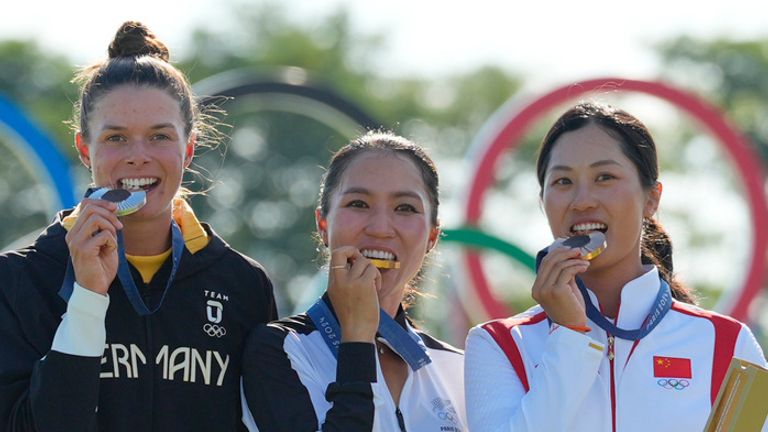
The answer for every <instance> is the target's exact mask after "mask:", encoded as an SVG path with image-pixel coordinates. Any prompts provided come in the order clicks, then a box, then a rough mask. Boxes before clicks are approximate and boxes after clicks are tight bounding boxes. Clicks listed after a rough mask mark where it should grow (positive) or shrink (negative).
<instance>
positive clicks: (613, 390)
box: [608, 334, 616, 432]
mask: <svg viewBox="0 0 768 432" xmlns="http://www.w3.org/2000/svg"><path fill="white" fill-rule="evenodd" d="M614 343H615V340H614V337H613V335H612V334H609V335H608V361H609V362H610V365H611V426H612V429H611V430H613V432H616V378H615V374H614V372H613V368H614V363H613V359H614V358H615V357H616V351H615V347H614Z"/></svg>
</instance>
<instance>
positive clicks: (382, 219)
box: [365, 208, 395, 237]
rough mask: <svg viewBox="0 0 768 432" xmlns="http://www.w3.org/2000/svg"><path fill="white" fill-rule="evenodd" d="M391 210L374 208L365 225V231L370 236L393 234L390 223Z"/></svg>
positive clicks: (392, 227)
mask: <svg viewBox="0 0 768 432" xmlns="http://www.w3.org/2000/svg"><path fill="white" fill-rule="evenodd" d="M391 216H392V215H391V212H389V211H387V209H384V208H374V209H373V211H372V212H371V215H370V218H369V219H368V223H367V224H366V225H365V233H366V234H368V235H369V236H371V237H392V236H394V235H395V230H394V225H393V224H392V217H391Z"/></svg>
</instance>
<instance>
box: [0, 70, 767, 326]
mask: <svg viewBox="0 0 768 432" xmlns="http://www.w3.org/2000/svg"><path fill="white" fill-rule="evenodd" d="M302 74H304V75H302ZM297 76H299V77H301V76H304V77H306V72H305V71H302V70H300V69H297V68H289V69H287V70H285V71H283V73H282V75H281V78H280V77H278V78H276V77H275V76H272V77H270V78H269V79H267V80H266V81H264V79H263V78H260V80H261V82H259V80H258V79H253V77H249V76H248V73H247V72H244V71H235V72H230V73H227V74H222V75H221V76H216V77H212V78H211V79H209V80H206V81H205V82H201V83H199V84H198V85H196V87H197V88H206V89H207V91H205V92H204V94H211V95H213V96H238V97H239V96H242V95H253V94H268V95H271V96H270V97H273V96H274V95H282V96H283V99H281V102H279V103H278V102H274V101H275V100H277V99H273V103H278V104H283V105H285V102H286V100H288V99H286V98H289V99H290V98H293V99H295V100H292V102H291V104H290V105H291V106H296V105H297V103H298V105H300V106H310V105H311V107H312V110H313V114H312V115H313V116H315V117H316V118H317V119H319V121H326V122H328V123H333V124H334V126H333V127H336V128H337V129H344V133H345V134H347V135H352V134H354V133H356V132H359V131H361V130H364V129H370V128H373V127H376V126H377V125H378V123H377V122H376V121H375V119H372V118H371V117H370V116H368V115H367V114H366V113H365V111H364V110H363V109H362V108H360V107H356V106H355V104H354V103H352V102H350V101H347V100H345V99H344V98H343V97H341V96H340V95H338V94H336V93H335V92H333V91H332V89H327V88H321V86H318V85H317V84H315V83H313V82H312V81H311V80H307V79H299V80H297V79H296V77H297ZM607 89H608V90H610V91H614V92H627V93H633V92H634V93H642V94H646V95H650V96H653V97H656V98H659V99H662V100H664V101H667V102H669V103H671V104H672V105H674V106H675V107H677V108H678V109H679V110H681V111H683V112H685V113H687V114H688V115H690V116H691V117H693V118H694V119H695V120H696V121H697V122H698V124H699V125H700V126H701V127H702V128H704V129H705V130H707V131H708V132H709V133H710V134H711V135H712V136H713V137H715V138H716V139H717V142H718V143H719V144H720V145H721V147H722V149H723V150H724V151H725V152H726V153H727V154H728V156H729V157H730V161H731V163H732V165H733V166H734V168H735V170H736V171H737V172H738V173H739V176H740V179H741V182H742V186H743V190H744V191H745V195H746V198H747V200H748V202H749V203H748V204H749V213H750V218H751V221H752V230H753V239H752V243H751V245H750V250H751V253H750V257H751V258H750V263H749V268H748V270H747V275H746V277H745V279H744V283H743V286H742V287H740V288H739V289H737V292H736V294H735V295H734V296H732V298H731V300H732V301H731V302H730V303H723V302H721V303H720V304H718V306H717V308H718V309H719V310H720V311H721V312H724V313H728V314H731V315H733V316H734V317H736V318H738V319H741V320H745V321H748V318H749V317H748V316H747V314H748V311H749V307H750V305H751V304H752V303H753V301H754V300H755V298H756V297H757V295H758V294H759V292H760V290H761V289H763V286H764V282H765V275H766V249H767V248H768V226H766V224H765V222H766V221H768V208H767V207H766V196H765V189H764V182H765V177H764V173H763V170H762V167H761V166H760V165H759V163H758V161H759V160H760V158H759V157H758V156H757V155H756V154H755V153H754V152H753V150H752V147H751V146H750V143H749V142H748V141H747V140H746V139H745V138H744V137H743V136H742V134H741V133H740V132H739V131H737V130H736V129H734V128H733V127H731V126H730V125H729V124H728V122H727V120H726V118H725V116H724V115H723V114H722V113H720V112H719V110H718V109H717V108H715V107H713V106H711V105H709V104H707V103H706V102H705V101H703V100H701V99H700V98H698V97H697V96H695V95H692V94H689V93H686V92H684V91H682V90H679V89H676V88H673V87H671V86H669V85H667V84H664V83H659V82H652V81H638V80H625V79H619V78H603V79H594V80H587V81H583V82H580V83H578V84H569V85H566V86H562V87H559V88H556V89H554V90H552V91H550V92H547V93H545V94H543V95H541V96H539V97H535V98H532V99H530V100H521V99H520V98H519V97H515V98H513V99H512V100H511V101H510V102H509V103H507V104H505V105H504V106H503V107H502V108H501V109H499V110H498V111H497V112H496V113H495V114H494V115H493V116H492V117H491V118H490V119H489V120H488V122H487V123H486V125H485V126H484V127H483V129H482V130H481V132H480V133H479V134H478V135H477V137H476V139H475V140H474V142H473V143H472V145H471V148H470V150H469V152H468V154H467V156H466V157H467V158H468V159H473V161H474V164H473V171H472V173H471V176H470V177H471V181H470V182H469V184H468V187H467V190H466V192H465V194H464V196H465V197H466V201H465V203H464V211H463V222H462V223H461V224H460V225H459V226H456V227H450V226H449V227H445V228H444V237H443V241H444V242H447V243H453V244H456V245H458V246H460V247H461V248H462V250H463V255H462V256H461V258H460V259H459V261H460V263H454V264H453V265H460V266H461V267H463V269H464V272H465V274H466V275H467V277H468V279H469V282H470V283H469V285H470V286H469V287H467V289H468V290H469V292H470V293H471V295H473V296H474V297H476V300H477V302H478V304H479V305H480V312H479V316H477V312H476V314H475V315H474V316H473V319H475V320H482V319H489V318H496V317H502V316H508V315H511V314H513V313H515V312H516V311H513V310H510V309H509V308H508V307H507V306H506V305H505V304H504V303H503V302H502V301H501V300H500V299H499V298H497V296H496V295H495V294H494V292H493V290H492V289H491V288H490V286H489V283H488V281H487V278H486V274H485V269H484V267H483V264H482V261H481V260H480V257H479V254H478V250H492V251H496V252H500V253H502V254H503V255H505V256H507V257H509V258H510V259H512V260H513V261H515V262H517V263H518V264H520V265H521V266H522V268H525V269H528V270H527V271H529V272H531V271H532V269H533V261H534V259H533V257H532V255H531V253H530V252H527V251H525V250H524V249H523V248H521V247H519V246H517V245H515V244H513V243H512V242H510V241H509V240H505V239H502V238H500V237H499V236H496V235H493V234H492V233H489V232H485V231H483V230H482V229H481V228H480V225H479V221H480V218H481V216H482V214H483V209H484V199H485V196H486V191H487V190H488V189H489V187H491V186H492V184H493V183H494V180H495V174H496V171H497V169H498V165H499V160H500V158H501V157H502V155H503V154H505V153H509V152H512V151H514V150H515V149H516V148H517V146H518V145H519V142H520V140H521V138H522V137H523V135H524V133H525V132H526V130H528V129H529V128H530V127H531V125H532V124H533V123H534V121H535V120H536V119H538V118H540V117H541V116H544V115H546V114H549V113H550V112H551V111H552V110H553V109H555V108H556V107H557V106H558V105H560V104H563V103H566V102H569V101H573V100H575V99H577V98H580V97H584V96H587V95H589V94H591V93H595V92H605V91H606V90H607ZM296 98H298V99H296ZM288 109H293V108H288ZM0 126H6V127H7V128H8V129H10V130H11V131H13V132H14V134H15V135H16V137H17V138H18V139H15V140H12V144H13V145H14V150H16V151H17V152H18V153H19V155H20V158H21V159H23V160H28V161H32V162H34V163H35V165H36V167H35V168H34V169H33V170H34V171H35V172H40V173H43V178H42V180H43V181H45V182H47V183H48V184H49V185H50V186H51V187H52V189H53V190H54V191H55V192H56V202H55V203H53V204H52V206H53V207H55V208H59V207H67V206H70V205H72V204H73V203H74V202H76V200H75V198H74V197H75V196H79V192H77V191H75V190H74V188H75V186H74V184H73V180H72V177H71V174H70V162H68V161H67V160H66V158H65V157H63V155H62V154H61V153H60V152H59V151H58V150H57V147H56V145H55V144H54V143H52V142H51V141H50V140H49V139H47V137H46V134H45V133H43V132H42V131H40V129H39V128H37V127H36V126H35V125H34V124H33V122H32V121H31V120H29V119H28V118H27V117H26V116H24V115H23V113H22V112H21V110H19V109H18V108H17V107H15V106H13V105H12V104H11V103H10V102H8V101H6V100H5V99H3V98H2V97H0ZM321 273H322V272H321ZM314 285H315V288H314V290H315V291H322V289H324V283H323V280H322V278H320V279H318V280H317V281H316V283H315V284H314ZM314 294H316V293H314Z"/></svg>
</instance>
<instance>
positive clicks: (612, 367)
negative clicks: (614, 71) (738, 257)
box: [465, 102, 766, 432]
mask: <svg viewBox="0 0 768 432" xmlns="http://www.w3.org/2000/svg"><path fill="white" fill-rule="evenodd" d="M537 175H538V179H539V184H540V186H541V199H542V203H543V207H544V210H545V213H546V215H547V219H548V221H549V224H550V228H551V230H552V234H553V236H554V237H557V238H562V237H570V236H573V235H577V234H587V233H589V232H592V231H601V232H603V233H604V234H605V237H606V243H607V248H606V249H605V250H604V251H603V252H602V253H601V254H600V255H599V256H597V257H596V258H594V259H593V260H592V261H588V260H586V259H583V258H581V254H580V251H579V250H578V249H576V248H573V249H572V248H567V247H554V248H550V249H551V250H547V251H542V253H541V254H540V257H539V258H540V260H539V266H538V271H537V277H536V280H535V282H534V284H533V288H532V295H533V298H534V299H535V300H536V301H537V302H538V303H539V304H538V305H537V306H535V307H533V308H531V309H530V310H528V311H526V312H524V313H522V314H520V315H517V316H514V317H511V318H507V319H503V320H497V321H491V322H488V323H484V324H481V325H478V326H477V327H475V328H473V329H472V330H471V331H470V333H469V336H468V338H467V345H466V359H465V361H466V367H465V385H466V397H467V417H468V421H469V427H470V430H480V431H483V432H493V431H528V430H535V431H586V430H589V431H633V430H637V431H640V430H642V431H645V430H648V429H651V428H652V429H653V430H656V431H664V430H670V431H672V430H674V431H694V430H702V429H703V428H704V425H705V423H706V421H707V417H708V416H709V413H710V411H711V407H712V403H713V402H714V400H715V397H716V396H717V392H718V390H719V388H720V385H721V383H722V380H723V377H724V375H725V372H726V370H727V368H728V365H729V363H730V361H731V359H732V358H733V357H738V358H742V359H745V360H748V361H751V362H753V363H757V364H760V365H766V360H765V357H764V356H763V353H762V350H761V349H760V346H759V345H758V343H757V341H756V340H755V338H754V336H753V335H752V333H751V332H750V330H749V329H748V328H747V327H746V326H745V325H744V324H742V323H740V322H738V321H736V320H734V319H732V318H730V317H727V316H723V315H719V314H717V313H714V312H710V311H706V310H703V309H700V308H698V307H696V306H694V305H693V303H694V298H693V295H692V294H691V292H690V291H688V289H687V288H686V287H685V286H683V285H682V284H681V283H680V282H678V281H677V280H676V279H675V277H674V275H673V273H672V245H671V242H670V240H669V237H668V236H667V234H666V233H665V232H664V230H663V229H662V227H661V225H660V224H659V222H658V221H656V220H655V219H654V214H655V213H656V210H657V208H658V205H659V201H660V198H661V193H662V187H661V183H659V181H658V162H657V156H656V147H655V144H654V142H653V138H652V137H651V135H650V133H649V132H648V129H647V128H646V127H645V126H644V125H643V124H642V123H641V122H640V121H639V120H638V119H636V118H635V117H633V116H631V115H630V114H628V113H627V112H625V111H622V110H619V109H615V108H612V107H610V106H605V105H600V104H596V103H589V102H586V103H580V104H578V105H577V106H575V107H573V108H571V109H570V110H568V111H567V112H566V113H564V114H563V115H562V116H561V117H560V118H559V119H558V120H557V121H556V122H555V124H554V126H553V127H552V128H551V129H550V131H549V132H548V133H547V135H546V137H545V138H544V141H543V143H542V146H541V150H540V153H539V159H538V161H537ZM764 430H765V428H764Z"/></svg>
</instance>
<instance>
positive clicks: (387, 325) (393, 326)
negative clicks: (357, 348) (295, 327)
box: [307, 298, 432, 371]
mask: <svg viewBox="0 0 768 432" xmlns="http://www.w3.org/2000/svg"><path fill="white" fill-rule="evenodd" d="M307 315H308V316H309V318H310V319H311V320H312V322H313V323H314V324H315V327H316V328H317V330H318V331H319V332H320V334H321V335H322V336H323V340H324V341H325V344H326V345H327V346H328V349H330V350H331V353H333V356H334V357H335V358H337V359H338V358H339V345H341V327H340V326H339V322H338V321H337V320H336V317H335V316H334V315H333V312H331V308H330V307H328V304H327V303H326V302H325V299H323V298H320V299H319V300H318V301H317V302H315V304H314V305H312V307H311V308H309V310H308V311H307ZM379 334H380V335H381V337H383V338H384V339H385V340H386V341H387V342H388V343H389V344H390V345H391V346H392V348H393V349H394V350H395V351H396V352H397V353H398V354H399V355H400V356H401V357H402V358H403V360H405V362H406V363H408V366H410V367H411V370H413V371H417V370H419V369H421V368H422V367H424V366H426V365H428V364H430V363H432V359H431V358H430V357H429V354H428V353H427V350H426V348H425V347H424V345H423V344H422V343H421V340H420V339H419V337H418V336H417V335H415V334H412V333H410V332H408V331H406V330H405V329H404V328H403V327H401V326H400V324H398V323H397V321H395V320H394V319H392V317H390V316H389V315H388V314H387V313H386V312H384V311H383V310H381V309H379Z"/></svg>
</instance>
